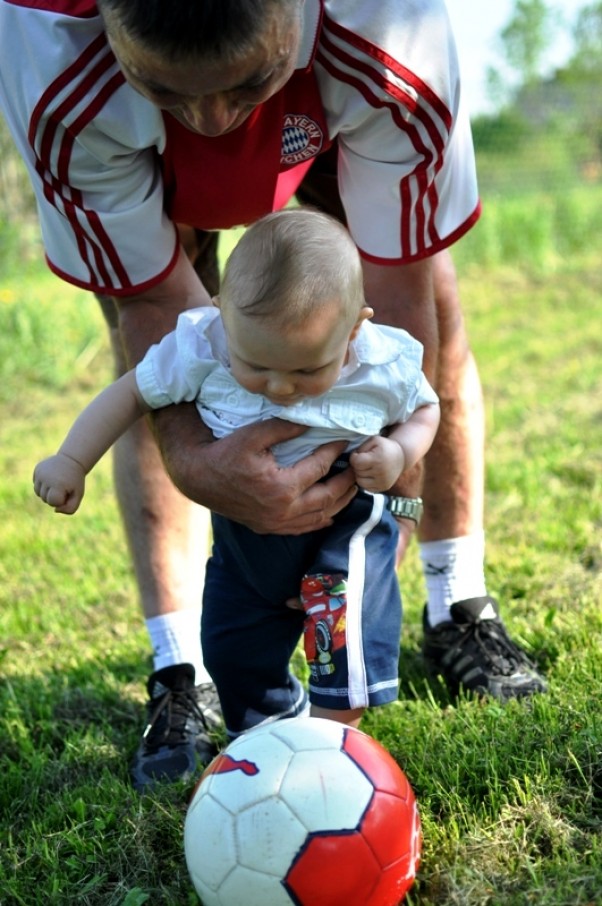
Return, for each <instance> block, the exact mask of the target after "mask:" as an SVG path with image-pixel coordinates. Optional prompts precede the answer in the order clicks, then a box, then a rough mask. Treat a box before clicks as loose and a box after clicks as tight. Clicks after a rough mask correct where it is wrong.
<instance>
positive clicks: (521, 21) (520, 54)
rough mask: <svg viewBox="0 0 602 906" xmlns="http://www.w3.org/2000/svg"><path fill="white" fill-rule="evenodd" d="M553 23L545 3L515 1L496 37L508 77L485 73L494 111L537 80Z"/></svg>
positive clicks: (497, 72)
mask: <svg viewBox="0 0 602 906" xmlns="http://www.w3.org/2000/svg"><path fill="white" fill-rule="evenodd" d="M554 28H555V22H554V19H553V14H552V10H551V9H550V8H549V7H548V6H547V5H546V3H545V0H515V3H514V9H513V12H512V16H511V17H510V19H509V21H508V22H507V24H506V25H505V26H504V28H503V29H502V31H501V32H500V36H499V43H500V48H501V54H502V57H503V62H504V64H505V66H506V68H509V70H510V73H509V74H507V73H505V72H503V71H500V70H499V69H497V68H495V67H489V69H488V71H487V88H488V93H489V96H490V98H491V100H492V101H493V103H494V105H495V106H496V107H502V106H504V104H507V103H512V102H513V100H514V98H515V96H516V95H517V94H518V93H519V92H520V91H521V90H522V89H523V88H525V87H528V86H530V85H533V84H535V83H537V82H538V81H539V80H540V79H541V75H542V69H543V63H544V60H545V54H546V51H547V50H548V48H549V47H550V45H551V42H552V38H553V32H554Z"/></svg>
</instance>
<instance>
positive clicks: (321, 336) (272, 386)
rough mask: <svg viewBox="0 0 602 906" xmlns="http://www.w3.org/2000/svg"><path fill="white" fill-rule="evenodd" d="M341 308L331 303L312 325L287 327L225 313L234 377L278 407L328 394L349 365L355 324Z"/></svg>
mask: <svg viewBox="0 0 602 906" xmlns="http://www.w3.org/2000/svg"><path fill="white" fill-rule="evenodd" d="M340 312H341V309H340V306H339V305H333V304H328V303H327V304H326V305H325V306H324V308H323V309H321V310H320V313H319V315H316V317H314V318H312V319H311V320H310V321H309V322H308V323H306V324H303V325H299V326H296V327H292V328H287V329H286V330H284V329H282V328H281V327H279V326H274V325H272V324H270V323H269V322H268V321H267V319H265V318H257V317H252V316H248V315H243V314H241V313H240V312H235V313H232V312H229V311H228V310H226V311H223V312H222V316H223V319H224V326H225V328H226V333H227V335H228V351H229V355H230V370H231V372H232V375H233V377H235V378H236V380H237V381H238V383H239V384H241V385H242V386H243V387H244V388H245V389H246V390H248V391H249V392H250V393H260V394H262V395H263V396H265V397H267V399H269V400H270V402H272V403H274V404H276V405H278V406H291V405H292V404H293V403H296V402H298V401H299V400H301V399H303V398H304V397H308V396H320V394H322V393H326V391H327V390H330V388H331V387H332V386H333V384H335V383H336V381H337V378H338V377H339V374H340V373H341V369H342V367H343V365H344V364H345V361H346V359H347V352H348V348H349V341H350V339H351V336H352V333H353V329H354V326H355V324H354V323H352V324H349V320H348V319H347V320H345V319H342V318H341V316H340Z"/></svg>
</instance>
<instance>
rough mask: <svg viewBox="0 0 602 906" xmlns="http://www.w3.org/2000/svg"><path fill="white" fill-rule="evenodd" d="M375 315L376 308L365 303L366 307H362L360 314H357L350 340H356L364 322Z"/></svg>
mask: <svg viewBox="0 0 602 906" xmlns="http://www.w3.org/2000/svg"><path fill="white" fill-rule="evenodd" d="M373 317H374V309H373V308H370V306H369V305H364V307H363V308H362V309H361V311H360V313H359V315H358V316H357V321H356V322H355V324H354V325H353V330H352V331H351V335H350V337H349V341H350V342H351V340H355V338H356V337H357V334H358V331H359V329H360V327H361V326H362V324H363V323H364V321H368V320H369V319H370V318H373Z"/></svg>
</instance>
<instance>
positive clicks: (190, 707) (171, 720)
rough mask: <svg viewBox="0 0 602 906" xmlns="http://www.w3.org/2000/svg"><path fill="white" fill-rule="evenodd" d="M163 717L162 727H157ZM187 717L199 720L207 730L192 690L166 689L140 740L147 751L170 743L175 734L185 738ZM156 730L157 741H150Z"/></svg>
mask: <svg viewBox="0 0 602 906" xmlns="http://www.w3.org/2000/svg"><path fill="white" fill-rule="evenodd" d="M162 717H164V725H163V727H161V726H157V725H158V724H159V721H160V720H161V718H162ZM189 717H194V718H196V719H197V720H199V721H200V722H201V723H202V725H203V727H204V728H205V729H206V730H208V729H209V728H208V726H207V721H206V719H205V715H204V714H203V712H202V710H201V709H200V708H199V705H198V702H197V700H196V696H195V694H194V690H191V689H185V690H178V691H173V690H172V689H168V690H167V692H164V693H163V695H161V697H160V698H159V700H158V701H157V705H156V707H155V708H154V709H153V711H152V712H151V715H150V718H149V721H148V724H147V725H146V727H145V729H144V733H143V734H142V739H143V741H144V742H145V743H146V747H147V748H149V749H151V748H152V749H156V748H159V746H161V745H166V744H169V743H170V740H171V742H172V744H173V742H175V740H174V739H173V737H174V736H175V735H176V734H177V735H178V736H179V737H180V738H183V737H184V736H186V732H187V730H186V721H187V720H188V718H189ZM155 728H156V729H157V735H158V738H157V739H152V740H151V739H150V736H151V733H153V730H155Z"/></svg>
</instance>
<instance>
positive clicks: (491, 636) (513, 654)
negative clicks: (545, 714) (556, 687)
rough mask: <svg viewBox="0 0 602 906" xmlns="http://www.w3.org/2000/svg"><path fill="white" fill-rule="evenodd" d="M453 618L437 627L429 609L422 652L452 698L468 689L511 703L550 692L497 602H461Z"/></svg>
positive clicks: (455, 606)
mask: <svg viewBox="0 0 602 906" xmlns="http://www.w3.org/2000/svg"><path fill="white" fill-rule="evenodd" d="M451 616H452V620H451V621H449V622H445V623H440V624H439V625H438V626H435V627H432V626H430V624H429V622H428V617H427V609H426V607H425V608H424V617H423V623H424V641H423V647H422V651H423V654H424V658H425V660H426V661H427V663H428V664H429V666H431V667H432V668H433V669H434V671H435V672H436V673H439V674H440V675H441V676H443V678H444V680H445V682H446V683H447V685H448V687H449V689H450V691H451V692H452V694H454V695H455V694H457V693H458V691H459V690H460V688H463V689H467V690H470V691H472V692H476V693H477V694H478V695H491V696H493V697H494V698H497V699H499V700H500V701H508V699H510V698H524V697H526V696H529V695H533V694H534V693H536V692H545V691H546V689H547V685H546V682H545V680H544V679H543V678H542V677H541V676H540V675H539V673H538V672H537V670H536V668H535V666H534V664H533V663H532V662H531V661H530V660H529V658H528V657H527V655H526V654H525V653H524V651H522V650H521V649H520V648H519V647H518V645H516V644H515V643H514V642H513V641H512V640H511V639H510V637H509V636H508V633H507V632H506V628H505V626H504V624H503V622H502V620H501V619H500V615H499V611H498V606H497V602H496V601H495V599H494V598H490V597H489V595H486V596H484V597H481V598H468V599H467V600H465V601H458V602H457V603H455V604H452V606H451Z"/></svg>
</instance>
